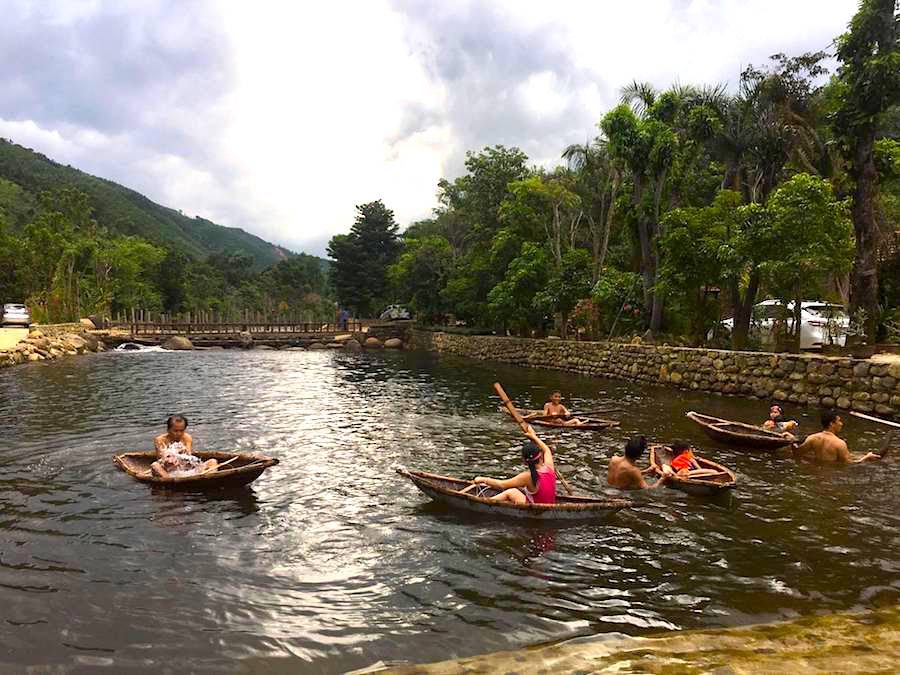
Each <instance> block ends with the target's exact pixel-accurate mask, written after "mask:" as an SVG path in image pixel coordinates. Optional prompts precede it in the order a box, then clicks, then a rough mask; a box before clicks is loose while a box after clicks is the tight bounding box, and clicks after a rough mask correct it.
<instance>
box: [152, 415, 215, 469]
mask: <svg viewBox="0 0 900 675" xmlns="http://www.w3.org/2000/svg"><path fill="white" fill-rule="evenodd" d="M187 425H188V421H187V418H186V417H185V416H184V415H171V416H169V418H168V419H167V420H166V433H164V434H160V435H159V436H157V437H156V438H155V439H154V441H153V442H154V445H155V446H156V456H157V458H158V459H157V460H156V461H155V462H153V464H151V465H150V471H151V472H153V474H154V475H156V476H159V477H160V478H173V477H176V476H177V475H189V474H193V473H204V472H206V471H214V470H215V469H216V467H218V465H219V463H218V462H217V461H216V460H215V459H208V460H206V461H205V462H203V461H201V460H200V458H199V457H196V456H195V455H194V453H193V448H194V439H193V437H192V436H191V435H190V434H189V433H188V432H187V431H186V429H187Z"/></svg>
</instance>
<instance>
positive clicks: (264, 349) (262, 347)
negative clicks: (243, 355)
mask: <svg viewBox="0 0 900 675" xmlns="http://www.w3.org/2000/svg"><path fill="white" fill-rule="evenodd" d="M253 350H254V351H259V352H273V351H275V347H270V346H269V345H254V347H253Z"/></svg>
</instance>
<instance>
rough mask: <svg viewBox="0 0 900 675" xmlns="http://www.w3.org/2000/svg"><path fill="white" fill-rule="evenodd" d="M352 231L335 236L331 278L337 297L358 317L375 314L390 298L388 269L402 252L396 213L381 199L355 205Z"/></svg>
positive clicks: (333, 239)
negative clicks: (395, 217)
mask: <svg viewBox="0 0 900 675" xmlns="http://www.w3.org/2000/svg"><path fill="white" fill-rule="evenodd" d="M356 210H357V215H356V222H355V223H354V224H353V227H352V228H351V229H350V233H349V234H341V235H337V236H335V237H332V239H331V241H330V242H329V244H328V255H329V257H331V258H332V259H333V260H334V268H333V272H332V281H333V283H334V287H335V290H336V291H337V296H338V300H339V301H340V302H341V304H343V305H344V306H345V307H349V308H351V309H352V310H353V312H354V313H355V314H356V315H357V316H366V317H367V316H373V315H374V314H376V313H377V312H378V311H380V310H381V308H382V307H381V306H382V305H384V304H387V301H388V299H389V298H388V295H389V294H388V268H389V267H390V266H391V265H393V264H394V262H396V260H397V257H398V256H399V254H400V240H399V237H398V236H397V230H398V226H397V223H396V222H395V221H394V212H393V211H391V210H390V209H388V208H387V207H386V206H385V205H384V204H383V203H382V202H381V200H378V201H375V202H369V203H368V204H361V205H359V206H357V207H356Z"/></svg>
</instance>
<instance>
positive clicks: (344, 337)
mask: <svg viewBox="0 0 900 675" xmlns="http://www.w3.org/2000/svg"><path fill="white" fill-rule="evenodd" d="M352 339H353V336H352V335H351V334H350V333H344V334H343V335H338V336H336V337H335V338H334V341H335V342H346V341H347V340H352Z"/></svg>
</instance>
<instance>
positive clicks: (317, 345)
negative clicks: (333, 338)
mask: <svg viewBox="0 0 900 675" xmlns="http://www.w3.org/2000/svg"><path fill="white" fill-rule="evenodd" d="M307 349H328V347H326V346H325V345H323V344H322V343H321V342H313V343H312V344H311V345H310V346H309V347H307Z"/></svg>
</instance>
